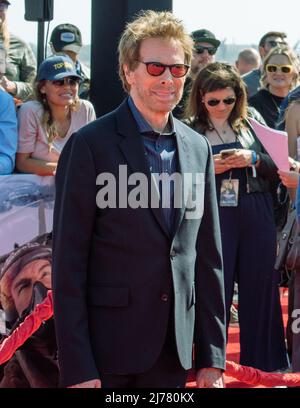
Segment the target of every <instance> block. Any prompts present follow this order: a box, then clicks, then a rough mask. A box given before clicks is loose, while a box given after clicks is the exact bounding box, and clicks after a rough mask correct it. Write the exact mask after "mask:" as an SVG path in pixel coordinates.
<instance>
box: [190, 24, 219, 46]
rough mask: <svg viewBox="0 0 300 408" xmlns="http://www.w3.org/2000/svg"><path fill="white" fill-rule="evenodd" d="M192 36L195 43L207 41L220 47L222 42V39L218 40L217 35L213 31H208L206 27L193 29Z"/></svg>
mask: <svg viewBox="0 0 300 408" xmlns="http://www.w3.org/2000/svg"><path fill="white" fill-rule="evenodd" d="M191 37H192V38H193V40H194V42H195V43H198V42H207V43H210V44H212V45H213V46H214V47H216V48H218V47H219V45H220V44H221V41H219V40H217V39H216V36H215V35H214V34H213V33H212V32H211V31H208V30H206V29H205V28H203V29H201V30H196V31H193V32H192V34H191Z"/></svg>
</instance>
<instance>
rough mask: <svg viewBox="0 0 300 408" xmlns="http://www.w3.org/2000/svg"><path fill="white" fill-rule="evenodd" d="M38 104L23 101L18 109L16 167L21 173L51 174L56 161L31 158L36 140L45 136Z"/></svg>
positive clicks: (54, 168) (54, 169)
mask: <svg viewBox="0 0 300 408" xmlns="http://www.w3.org/2000/svg"><path fill="white" fill-rule="evenodd" d="M41 109H42V108H41V107H40V106H39V105H38V104H33V103H32V102H26V103H24V104H23V105H22V106H21V107H20V109H19V111H18V118H19V143H18V152H17V157H16V167H17V169H18V170H19V171H20V172H21V173H32V174H38V175H39V176H53V174H55V171H56V166H57V163H53V162H49V161H46V160H38V159H34V158H32V157H31V156H32V153H33V152H34V151H35V148H36V142H37V139H38V138H39V137H41V138H45V143H46V138H47V135H46V134H45V130H44V128H43V126H42V125H41V116H42V113H43V111H42V110H41Z"/></svg>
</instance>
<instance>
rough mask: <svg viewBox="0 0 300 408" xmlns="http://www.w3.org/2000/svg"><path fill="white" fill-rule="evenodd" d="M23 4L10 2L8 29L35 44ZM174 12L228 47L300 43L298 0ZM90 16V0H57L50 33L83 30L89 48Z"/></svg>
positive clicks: (198, 5) (179, 0)
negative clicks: (63, 26)
mask: <svg viewBox="0 0 300 408" xmlns="http://www.w3.org/2000/svg"><path fill="white" fill-rule="evenodd" d="M99 1H101V0H99ZM111 1H112V2H113V3H118V2H119V1H121V0H111ZM154 1H155V0H153V2H154ZM156 1H159V0H156ZM24 3H25V2H24V0H11V6H10V9H9V27H10V30H11V31H12V32H14V33H15V34H16V35H19V36H20V37H22V38H23V39H24V40H25V41H27V42H31V43H36V42H37V29H36V27H37V23H34V22H28V21H24V14H25V11H24ZM173 11H174V13H175V14H176V16H177V17H179V18H181V19H182V20H183V22H184V24H185V26H186V28H187V29H188V31H193V30H196V29H199V28H207V29H209V30H210V31H212V32H213V33H214V34H215V35H216V37H217V38H218V39H220V40H222V41H226V43H235V44H253V45H255V44H257V43H258V40H259V39H260V38H261V37H262V35H263V34H264V33H266V32H267V31H270V30H278V31H285V32H286V33H287V35H288V40H289V42H290V44H291V45H292V46H294V45H295V44H296V43H297V41H298V40H300V28H299V11H300V6H299V3H298V2H297V1H295V0H285V1H283V0H251V2H249V1H244V6H243V0H226V1H224V0H210V1H207V0H205V1H204V0H173ZM245 11H246V12H245ZM90 16H91V0H54V20H52V21H51V22H50V32H51V29H52V28H54V27H55V26H56V25H57V24H60V23H64V22H69V23H72V24H75V25H77V26H78V27H79V28H80V30H81V32H82V36H83V43H84V44H89V43H90Z"/></svg>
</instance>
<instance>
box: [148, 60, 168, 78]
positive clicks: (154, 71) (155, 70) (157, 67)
mask: <svg viewBox="0 0 300 408" xmlns="http://www.w3.org/2000/svg"><path fill="white" fill-rule="evenodd" d="M146 66H147V71H148V74H150V75H152V76H159V75H161V74H162V73H163V72H164V71H165V69H166V67H165V66H164V65H161V64H159V63H158V62H150V63H147V64H146Z"/></svg>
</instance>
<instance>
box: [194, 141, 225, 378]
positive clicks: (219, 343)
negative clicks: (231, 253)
mask: <svg viewBox="0 0 300 408" xmlns="http://www.w3.org/2000/svg"><path fill="white" fill-rule="evenodd" d="M207 149H208V151H209V154H208V160H207V166H206V174H205V196H204V213H203V218H202V220H201V225H200V228H199V232H198V239H197V262H196V270H195V289H196V304H195V307H196V319H195V335H194V344H195V367H196V370H200V369H203V368H216V369H218V371H219V370H224V369H225V345H226V325H225V299H224V276H223V262H222V249H221V234H220V225H219V215H218V207H217V198H216V188H215V175H214V169H213V160H212V155H211V152H210V148H209V146H207Z"/></svg>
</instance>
